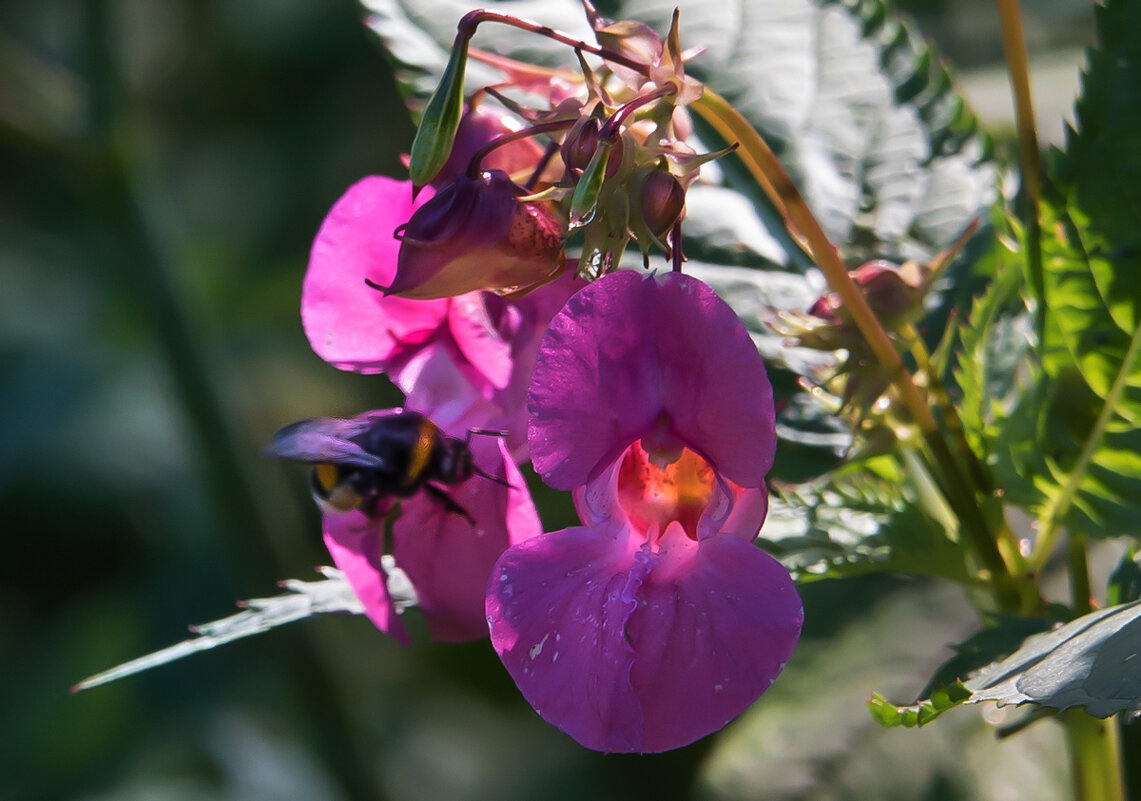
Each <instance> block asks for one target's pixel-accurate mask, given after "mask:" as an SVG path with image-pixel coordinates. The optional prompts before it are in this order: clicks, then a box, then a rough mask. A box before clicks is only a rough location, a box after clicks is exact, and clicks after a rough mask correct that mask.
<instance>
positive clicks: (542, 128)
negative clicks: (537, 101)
mask: <svg viewBox="0 0 1141 801" xmlns="http://www.w3.org/2000/svg"><path fill="white" fill-rule="evenodd" d="M574 123H575V121H574V120H555V121H554V122H542V123H539V124H538V125H532V126H531V127H530V128H524V129H523V130H522V131H514V132H512V133H509V134H503V136H500V137H496V138H495V139H492V140H491V141H490V142H488V143H487V144H486V145H484V146H483V147H481V148H480V149H479V150H477V151H475V153H474V154H473V155H472V157H471V161H469V162H468V165H467V174H468V177H469V178H477V177H479V172H480V162H482V161H483V160H484V159H485V158H487V155H488V154H489V153H491V152H492V151H494V150H495V149H496V148H499V147H503V146H504V145H506V144H509V143H511V142H514V141H516V140H518V139H526V138H527V137H529V136H538V135H539V134H545V133H550V132H552V131H562V130H566V129H567V128H569V127H571V126H572V125H574ZM544 158H545V159H546V160H548V161H549V160H550V157H549V156H544ZM539 169H540V170H541V169H542V165H540V167H539Z"/></svg>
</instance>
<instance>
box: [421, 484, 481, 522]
mask: <svg viewBox="0 0 1141 801" xmlns="http://www.w3.org/2000/svg"><path fill="white" fill-rule="evenodd" d="M424 490H425V491H426V492H427V493H428V494H429V495H431V496H432V497H433V498H434V499H435V500H436V502H437V503H439V504H440V505H441V506H443V507H444V509H445V510H447V511H449V512H454V513H455V514H457V515H461V516H462V517H465V518H467V521H468V522H469V523H471V524H472V525H473V526H474V525H475V518H474V517H472V516H471V513H470V512H468V510H467V509H465V508H463V507H462V506H460V505H459V504H458V503H456V502H455V501H454V500H452V497H451V496H450V495H448V493H446V492H445V491H444V490H442V489H440V488H439V487H437V486H435V485H433V484H425V485H424Z"/></svg>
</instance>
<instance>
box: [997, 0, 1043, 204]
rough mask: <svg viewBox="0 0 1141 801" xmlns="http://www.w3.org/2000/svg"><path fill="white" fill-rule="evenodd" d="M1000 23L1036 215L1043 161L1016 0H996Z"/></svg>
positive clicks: (1028, 192) (1027, 184) (1026, 180)
mask: <svg viewBox="0 0 1141 801" xmlns="http://www.w3.org/2000/svg"><path fill="white" fill-rule="evenodd" d="M997 3H998V18H999V24H1000V26H1001V27H1002V49H1003V52H1004V53H1005V54H1006V68H1007V71H1008V72H1009V74H1010V88H1011V91H1012V92H1013V93H1014V116H1015V124H1016V125H1017V127H1018V146H1019V154H1020V157H1021V161H1022V186H1023V187H1024V188H1025V189H1026V197H1027V199H1028V200H1029V201H1030V205H1031V209H1030V210H1031V211H1032V212H1033V216H1034V217H1037V216H1038V199H1039V198H1040V197H1041V196H1042V165H1041V158H1040V156H1039V152H1038V134H1037V132H1036V131H1035V128H1034V103H1033V100H1032V99H1031V95H1030V70H1029V68H1028V65H1027V61H1026V42H1025V41H1024V39H1023V37H1022V19H1021V17H1020V15H1019V13H1018V0H997Z"/></svg>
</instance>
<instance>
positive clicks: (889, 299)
mask: <svg viewBox="0 0 1141 801" xmlns="http://www.w3.org/2000/svg"><path fill="white" fill-rule="evenodd" d="M851 276H852V280H853V281H855V282H856V285H857V286H858V287H860V289H861V290H862V291H863V293H864V298H865V299H866V300H867V301H868V306H869V307H871V310H872V311H873V312H875V315H876V317H877V318H879V320H880V322H882V323H883V324H884V325H886V326H887V327H888V328H894V327H895V324H896V323H898V322H901V321H904V320H905V318H906V317H907V316H909V315H908V313H909V312H914V311H918V310H919V309H918V308H917V306H918V305H919V302H920V297H919V291H918V288H917V287H915V286H912V284H911V283H909V282H908V281H907V279H906V278H904V276H903V274H902V273H901V272H900V271H899V268H898V267H897V266H895V265H894V264H892V263H891V262H890V261H886V260H884V259H876V260H875V261H869V262H867V263H865V264H862V265H860V266H859V267H857V268H856V269H855V270H852V272H851ZM842 310H843V304H842V303H841V301H840V297H839V296H838V295H837V294H836V293H834V292H829V293H828V294H826V295H822V296H821V297H820V298H818V299H817V300H816V302H815V303H813V304H812V308H810V309H809V310H808V313H809V314H811V315H812V316H813V317H819V318H820V319H822V320H826V321H828V322H830V323H834V322H840V321H841V320H842V319H843V317H844V315H843V311H842Z"/></svg>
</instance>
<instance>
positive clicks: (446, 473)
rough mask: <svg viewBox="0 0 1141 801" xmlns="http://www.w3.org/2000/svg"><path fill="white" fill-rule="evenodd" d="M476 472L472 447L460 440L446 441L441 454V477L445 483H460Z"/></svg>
mask: <svg viewBox="0 0 1141 801" xmlns="http://www.w3.org/2000/svg"><path fill="white" fill-rule="evenodd" d="M473 472H474V464H473V462H472V455H471V448H469V447H468V446H467V443H465V442H460V441H458V440H456V441H454V442H448V443H446V447H445V448H444V449H443V452H442V454H441V456H440V472H439V479H440V481H442V482H443V483H445V484H458V483H460V482H461V481H466V480H467V479H469V478H471V474H472V473H473Z"/></svg>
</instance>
